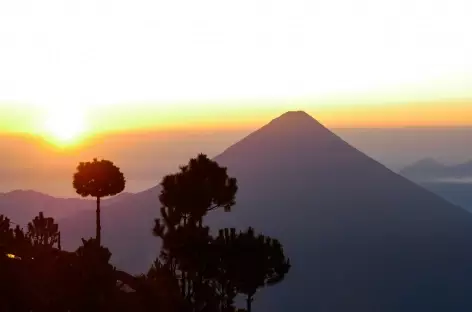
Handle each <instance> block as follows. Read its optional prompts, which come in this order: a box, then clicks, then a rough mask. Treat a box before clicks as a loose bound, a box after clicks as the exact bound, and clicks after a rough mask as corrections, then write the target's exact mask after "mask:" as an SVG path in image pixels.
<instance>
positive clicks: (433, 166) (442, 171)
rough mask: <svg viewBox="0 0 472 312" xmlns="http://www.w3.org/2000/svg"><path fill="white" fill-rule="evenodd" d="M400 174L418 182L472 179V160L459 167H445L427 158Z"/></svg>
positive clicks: (458, 165) (406, 168)
mask: <svg viewBox="0 0 472 312" xmlns="http://www.w3.org/2000/svg"><path fill="white" fill-rule="evenodd" d="M400 174H401V175H403V176H404V177H407V178H409V179H411V180H413V181H418V182H427V181H445V180H454V179H457V180H460V179H467V178H469V179H472V160H471V161H468V162H466V163H462V164H457V165H444V164H441V163H439V162H438V161H436V160H434V159H431V158H426V159H422V160H420V161H418V162H415V163H414V164H412V165H410V166H407V167H405V168H404V169H403V170H401V171H400Z"/></svg>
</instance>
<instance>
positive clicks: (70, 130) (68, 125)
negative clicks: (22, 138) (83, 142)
mask: <svg viewBox="0 0 472 312" xmlns="http://www.w3.org/2000/svg"><path fill="white" fill-rule="evenodd" d="M46 116H47V118H46V120H44V131H45V136H46V139H47V140H50V141H51V142H52V143H55V144H59V145H62V146H66V145H72V144H74V143H77V141H78V140H79V138H80V137H81V135H83V134H84V133H85V131H86V126H85V120H84V115H83V112H82V111H81V110H80V109H74V108H71V107H69V108H62V107H54V108H53V109H50V110H49V111H48V112H47V114H46Z"/></svg>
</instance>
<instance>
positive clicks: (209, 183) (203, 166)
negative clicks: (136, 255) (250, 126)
mask: <svg viewBox="0 0 472 312" xmlns="http://www.w3.org/2000/svg"><path fill="white" fill-rule="evenodd" d="M161 186H162V191H161V194H160V196H159V200H160V202H161V204H162V208H161V219H156V222H155V227H154V231H153V232H154V235H155V236H158V237H160V238H161V239H162V241H163V245H162V250H161V255H160V259H161V261H162V266H163V267H164V268H165V269H167V270H169V271H170V272H172V274H173V275H174V276H175V278H176V279H177V280H178V281H179V285H180V290H181V294H182V296H183V297H184V298H185V299H186V300H187V302H188V303H189V304H191V305H192V306H193V308H194V310H196V311H198V310H202V309H207V310H208V309H210V308H209V307H210V306H215V305H216V303H215V302H214V301H215V300H214V299H213V298H211V296H210V293H212V291H211V289H209V288H210V285H209V283H210V282H209V281H207V280H206V276H207V274H208V273H209V272H210V263H211V260H212V259H211V258H210V257H209V253H208V251H209V245H210V243H211V240H212V238H211V236H210V234H209V228H208V227H204V226H203V217H204V216H205V215H206V214H207V213H208V212H209V211H212V210H215V209H224V210H225V211H230V210H231V207H232V206H233V205H234V204H235V195H236V192H237V189H238V188H237V182H236V179H235V178H231V177H229V176H228V174H227V169H226V168H225V167H220V166H219V165H218V164H217V163H216V162H214V161H212V160H210V159H208V157H207V156H206V155H203V154H200V155H198V156H197V157H196V158H193V159H191V160H190V161H189V163H188V165H186V166H182V167H180V172H178V173H176V174H172V175H168V176H166V177H164V179H163V180H162V182H161ZM212 295H213V294H212Z"/></svg>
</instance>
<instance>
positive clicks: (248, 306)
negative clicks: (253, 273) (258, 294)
mask: <svg viewBox="0 0 472 312" xmlns="http://www.w3.org/2000/svg"><path fill="white" fill-rule="evenodd" d="M246 304H247V312H251V309H252V296H247V299H246Z"/></svg>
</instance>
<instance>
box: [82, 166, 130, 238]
mask: <svg viewBox="0 0 472 312" xmlns="http://www.w3.org/2000/svg"><path fill="white" fill-rule="evenodd" d="M125 185H126V180H125V177H124V175H123V173H122V172H121V171H120V169H119V168H118V167H117V166H115V165H114V164H113V162H111V161H109V160H97V159H96V158H95V159H94V160H93V161H92V162H81V163H80V164H79V165H78V166H77V172H76V173H75V174H74V180H73V186H74V188H75V190H76V192H77V194H79V195H80V196H82V197H87V196H92V197H95V198H96V199H97V210H96V223H97V224H96V237H95V238H96V240H97V242H98V244H99V245H100V244H101V223H100V199H101V198H103V197H107V196H113V195H116V194H119V193H121V192H123V190H124V189H125Z"/></svg>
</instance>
